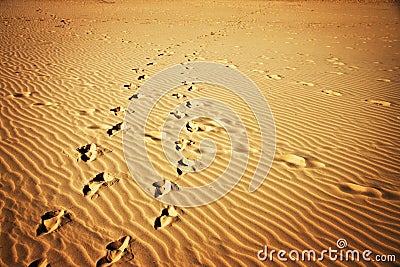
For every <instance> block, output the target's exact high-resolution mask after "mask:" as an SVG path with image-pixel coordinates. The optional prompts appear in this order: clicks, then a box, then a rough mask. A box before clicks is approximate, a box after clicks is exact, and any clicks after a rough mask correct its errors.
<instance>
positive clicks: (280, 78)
mask: <svg viewBox="0 0 400 267" xmlns="http://www.w3.org/2000/svg"><path fill="white" fill-rule="evenodd" d="M267 78H269V79H272V80H282V79H283V78H284V77H283V76H282V75H279V74H268V75H267Z"/></svg>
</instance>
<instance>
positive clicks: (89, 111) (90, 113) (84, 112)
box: [79, 108, 97, 116]
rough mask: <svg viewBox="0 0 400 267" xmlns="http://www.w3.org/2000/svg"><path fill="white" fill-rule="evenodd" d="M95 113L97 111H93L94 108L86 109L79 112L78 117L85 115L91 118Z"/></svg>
mask: <svg viewBox="0 0 400 267" xmlns="http://www.w3.org/2000/svg"><path fill="white" fill-rule="evenodd" d="M96 111H97V109H95V108H88V109H86V110H80V111H79V115H82V116H87V115H90V116H93V114H94V112H96Z"/></svg>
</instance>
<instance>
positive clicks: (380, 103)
mask: <svg viewBox="0 0 400 267" xmlns="http://www.w3.org/2000/svg"><path fill="white" fill-rule="evenodd" d="M365 101H367V102H369V103H372V104H377V105H380V106H384V107H389V106H390V105H391V104H392V103H390V102H387V101H381V100H373V99H368V100H365Z"/></svg>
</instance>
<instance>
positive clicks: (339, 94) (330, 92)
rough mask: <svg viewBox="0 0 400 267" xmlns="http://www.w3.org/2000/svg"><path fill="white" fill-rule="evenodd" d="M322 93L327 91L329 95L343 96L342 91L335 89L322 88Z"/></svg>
mask: <svg viewBox="0 0 400 267" xmlns="http://www.w3.org/2000/svg"><path fill="white" fill-rule="evenodd" d="M321 92H322V93H325V94H327V95H333V96H342V94H341V93H339V92H336V91H333V90H322V91H321Z"/></svg>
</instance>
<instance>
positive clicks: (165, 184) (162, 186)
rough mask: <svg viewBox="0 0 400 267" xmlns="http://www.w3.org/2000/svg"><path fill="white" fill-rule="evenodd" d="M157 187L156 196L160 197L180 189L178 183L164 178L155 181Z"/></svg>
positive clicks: (154, 184)
mask: <svg viewBox="0 0 400 267" xmlns="http://www.w3.org/2000/svg"><path fill="white" fill-rule="evenodd" d="M153 186H154V187H155V192H154V197H155V198H158V197H159V196H164V195H166V194H168V193H169V192H171V191H178V190H179V186H178V185H177V184H176V183H173V182H171V181H170V180H162V181H158V182H155V183H153Z"/></svg>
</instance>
